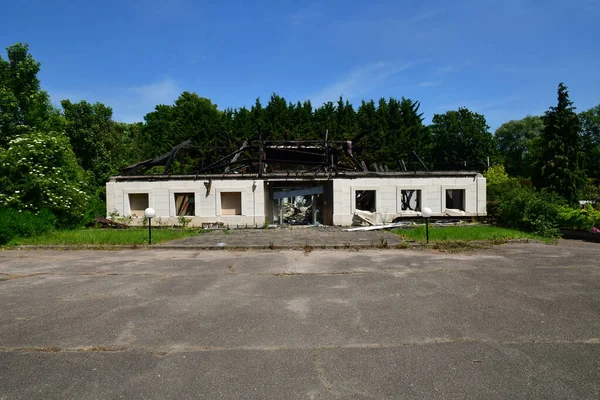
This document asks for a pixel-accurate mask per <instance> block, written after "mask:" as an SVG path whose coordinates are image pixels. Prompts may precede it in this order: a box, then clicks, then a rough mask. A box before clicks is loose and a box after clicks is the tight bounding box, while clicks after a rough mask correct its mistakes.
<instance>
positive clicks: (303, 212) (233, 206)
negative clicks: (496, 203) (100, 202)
mask: <svg viewBox="0 0 600 400" xmlns="http://www.w3.org/2000/svg"><path fill="white" fill-rule="evenodd" d="M188 145H189V142H184V143H182V144H180V145H179V146H176V147H175V148H173V150H172V151H171V152H169V153H168V154H165V155H163V156H160V157H157V158H155V159H152V160H147V161H143V162H141V163H138V164H135V165H132V166H130V167H128V168H126V169H125V170H124V171H123V174H122V175H120V176H115V177H112V178H111V179H110V180H109V182H108V183H107V184H106V198H107V201H106V206H107V213H113V212H115V211H116V212H117V213H118V214H119V215H131V216H133V217H134V218H133V221H134V223H136V222H137V223H141V220H142V216H143V214H144V209H145V208H147V207H152V208H154V209H155V210H156V216H157V217H160V218H161V219H162V220H163V221H165V222H166V223H169V224H177V223H178V219H179V218H180V217H187V218H191V223H192V224H193V225H195V226H201V225H203V224H215V223H222V224H226V225H233V226H235V225H238V226H252V227H253V226H263V225H264V224H290V225H294V224H302V225H305V224H323V225H343V226H346V225H351V224H352V223H353V220H354V221H356V220H363V221H364V220H368V221H370V222H371V223H384V222H392V221H396V220H398V219H401V218H410V217H419V216H420V211H421V209H422V208H423V207H429V208H431V209H432V211H433V215H434V216H437V217H442V216H452V217H478V216H485V215H486V181H485V178H484V177H483V176H482V175H481V174H479V173H478V172H470V171H440V172H432V171H427V170H426V167H425V165H423V167H424V168H423V170H422V171H400V172H393V171H389V169H388V168H386V167H383V168H382V167H379V166H376V165H375V166H373V167H372V170H369V169H368V168H367V166H366V165H365V164H364V163H363V162H359V161H358V160H357V159H356V158H355V157H354V155H353V153H352V144H351V143H350V142H331V141H327V140H325V141H279V142H268V141H262V140H257V141H253V142H245V143H244V144H243V145H242V146H241V147H240V148H239V149H238V150H236V151H235V152H233V153H230V154H228V155H227V156H224V157H222V158H221V159H219V160H217V161H215V162H213V163H211V164H210V165H206V166H204V167H201V168H199V169H198V170H197V171H193V173H188V174H172V173H170V170H169V168H170V166H171V165H172V163H173V160H174V159H175V158H176V157H177V155H178V153H179V152H180V151H182V150H184V149H185V148H186V146H188ZM400 165H401V164H400ZM156 166H164V170H163V173H162V174H160V175H157V174H153V175H145V174H142V173H143V172H144V171H146V170H148V169H150V168H152V167H156ZM373 169H375V170H373ZM136 217H137V218H136Z"/></svg>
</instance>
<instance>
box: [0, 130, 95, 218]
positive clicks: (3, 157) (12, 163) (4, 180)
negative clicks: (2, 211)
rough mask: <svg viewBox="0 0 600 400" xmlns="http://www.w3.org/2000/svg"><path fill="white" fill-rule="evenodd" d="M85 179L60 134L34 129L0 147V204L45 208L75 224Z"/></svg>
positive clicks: (25, 208) (79, 215) (81, 210)
mask: <svg viewBox="0 0 600 400" xmlns="http://www.w3.org/2000/svg"><path fill="white" fill-rule="evenodd" d="M87 182H88V176H87V174H86V173H85V171H84V170H83V169H82V168H81V167H80V166H79V164H78V162H77V159H76V158H75V154H74V153H73V151H72V150H71V145H70V143H69V139H68V138H67V137H66V136H64V135H62V134H59V133H55V132H52V133H43V132H36V131H33V132H30V133H26V134H23V135H20V136H17V137H16V138H14V139H12V140H11V141H10V142H9V143H8V148H7V149H0V206H6V207H10V208H14V209H17V210H21V211H31V212H39V211H40V210H42V209H47V210H49V211H51V212H52V213H53V214H54V215H56V217H57V218H58V222H59V224H60V225H61V226H75V225H77V224H78V223H80V222H81V221H82V219H83V215H84V214H85V210H86V208H87V204H88V200H89V197H88V195H87V194H86V191H87V190H88V187H87Z"/></svg>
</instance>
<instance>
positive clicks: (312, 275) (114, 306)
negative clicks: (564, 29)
mask: <svg viewBox="0 0 600 400" xmlns="http://www.w3.org/2000/svg"><path fill="white" fill-rule="evenodd" d="M599 260H600V245H598V244H588V243H582V242H573V241H562V242H561V243H560V244H559V245H557V246H553V245H544V244H535V243H529V244H509V245H504V246H498V247H494V248H491V249H487V250H477V251H475V252H472V253H459V254H447V253H439V252H434V251H432V250H395V249H383V250H361V251H350V250H349V249H346V250H316V249H315V250H313V251H300V250H294V251H289V250H285V251H284V250H277V249H275V250H260V251H259V250H255V251H227V250H224V251H194V250H164V249H163V250H156V249H149V250H126V251H47V250H40V251H15V250H11V251H3V252H0V399H119V398H127V399H129V398H132V399H137V398H139V399H182V398H206V399H239V398H244V399H391V398H407V399H413V398H415V399H465V398H473V399H474V398H483V399H506V398H540V399H542V398H543V399H548V398H556V399H598V398H600V261H599Z"/></svg>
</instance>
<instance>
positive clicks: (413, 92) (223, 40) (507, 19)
mask: <svg viewBox="0 0 600 400" xmlns="http://www.w3.org/2000/svg"><path fill="white" fill-rule="evenodd" d="M23 4H24V3H22V2H16V1H11V2H9V1H5V2H4V4H3V5H2V7H1V10H2V13H0V46H1V47H2V48H5V47H7V46H8V45H10V44H13V43H16V42H27V43H29V45H30V50H31V52H32V54H33V56H34V57H35V58H36V59H37V60H38V61H40V62H41V63H42V71H41V73H40V78H41V80H42V86H43V88H44V89H45V90H47V91H48V92H49V93H50V95H51V96H52V100H53V101H54V102H55V103H58V102H59V101H60V100H61V99H63V98H70V99H72V100H74V101H76V100H80V99H85V100H87V101H90V102H96V101H100V102H103V103H105V104H106V105H108V106H111V107H112V108H113V110H114V118H115V119H116V120H119V121H126V122H133V121H141V120H143V116H144V115H145V114H146V113H148V112H151V111H152V110H153V109H154V106H155V105H156V104H171V103H172V102H173V101H174V100H175V99H176V98H177V97H178V95H179V94H180V93H181V92H182V91H184V90H188V91H194V92H196V93H198V94H199V95H200V96H203V97H207V98H210V99H212V100H213V102H215V103H216V104H217V105H218V106H219V108H221V109H225V108H227V107H232V108H236V107H241V106H244V105H245V106H248V107H249V106H251V105H252V104H253V103H254V100H255V99H256V97H260V98H261V99H262V101H263V104H265V103H266V102H267V101H268V99H269V97H270V95H271V93H273V92H276V93H278V94H279V95H281V96H284V97H285V98H286V99H287V100H288V101H294V102H295V101H298V100H306V99H311V100H312V101H313V104H320V103H322V102H324V101H328V100H333V101H335V100H337V98H339V96H340V95H343V96H344V97H345V98H348V99H349V100H350V101H351V102H352V103H354V104H355V105H358V104H359V103H360V100H362V99H371V98H373V99H378V98H380V97H390V96H393V97H397V98H400V97H402V96H404V97H408V98H411V99H413V100H419V101H420V102H421V111H423V112H424V113H425V118H426V121H427V122H429V121H430V120H431V118H432V116H433V114H434V113H443V112H446V111H448V110H451V109H457V108H458V107H460V106H465V107H468V108H470V109H471V110H473V111H477V112H479V113H482V114H483V115H485V117H486V119H487V120H488V124H489V125H490V126H491V128H492V129H495V128H497V127H498V126H500V125H501V124H502V123H503V122H506V121H508V120H511V119H519V118H522V117H524V116H526V115H528V114H541V113H543V112H544V111H545V110H546V109H548V107H549V106H551V105H554V104H555V103H556V89H557V86H558V83H559V82H561V81H563V82H565V84H566V85H567V86H568V87H569V92H570V95H571V100H573V101H574V103H575V106H576V107H577V108H578V110H580V111H581V110H585V109H588V108H590V107H592V106H595V105H597V104H599V103H600V78H599V76H600V73H599V71H600V44H599V40H598V39H599V38H600V24H598V20H599V19H600V0H569V1H564V0H563V1H556V0H545V1H542V0H529V1H526V0H458V1H452V2H450V1H421V2H399V1H370V2H365V1H338V0H334V1H322V2H319V1H306V2H302V1H290V0H280V1H265V0H257V1H252V2H249V1H243V0H231V1H230V0H222V1H219V2H204V1H192V0H172V1H169V0H133V1H127V0H124V1H112V0H105V1H99V2H83V1H81V2H76V1H70V2H67V1H60V0H57V1H53V2H48V1H30V2H27V5H26V6H24V5H23Z"/></svg>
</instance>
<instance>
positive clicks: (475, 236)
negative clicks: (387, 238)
mask: <svg viewBox="0 0 600 400" xmlns="http://www.w3.org/2000/svg"><path fill="white" fill-rule="evenodd" d="M394 233H396V234H397V235H400V236H401V237H402V238H403V239H405V240H412V241H417V242H425V240H426V233H425V227H424V226H420V227H417V228H414V229H396V230H394ZM512 239H533V240H541V241H545V242H548V241H549V239H546V238H542V237H540V236H536V235H534V234H532V233H527V232H522V231H519V230H516V229H508V228H500V227H497V226H487V225H485V226H447V227H437V226H429V241H430V242H450V241H451V242H471V241H490V242H503V241H506V240H512Z"/></svg>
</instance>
